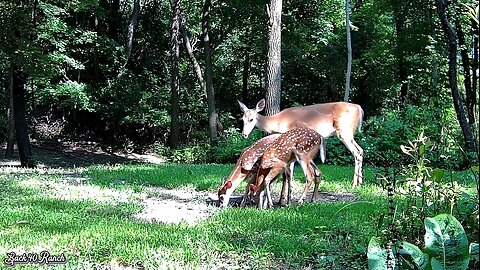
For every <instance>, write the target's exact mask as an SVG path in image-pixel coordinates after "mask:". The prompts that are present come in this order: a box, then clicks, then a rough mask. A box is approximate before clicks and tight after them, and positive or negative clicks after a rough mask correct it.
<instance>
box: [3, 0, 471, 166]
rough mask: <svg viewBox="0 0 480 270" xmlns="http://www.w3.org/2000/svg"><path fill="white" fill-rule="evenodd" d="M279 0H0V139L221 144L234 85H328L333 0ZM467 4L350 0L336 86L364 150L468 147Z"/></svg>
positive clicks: (230, 138) (301, 88) (333, 61)
mask: <svg viewBox="0 0 480 270" xmlns="http://www.w3.org/2000/svg"><path fill="white" fill-rule="evenodd" d="M273 2H276V1H272V3H273ZM280 2H281V3H280V6H281V16H280V14H278V9H272V8H269V9H268V10H267V8H266V4H267V3H266V2H265V1H256V0H249V1H209V0H205V2H202V3H200V2H197V1H185V0H184V1H180V0H175V1H160V0H144V1H137V0H135V1H134V0H131V1H119V0H99V1H87V0H81V1H73V2H71V1H66V2H62V1H50V0H47V1H34V0H30V1H26V0H23V1H13V0H10V1H2V2H1V3H0V39H1V42H0V58H1V59H2V61H1V63H0V80H1V82H2V83H1V86H2V91H1V92H0V100H1V103H0V109H1V114H0V123H1V124H0V129H1V132H2V134H4V136H2V137H0V141H2V142H5V143H6V142H10V143H11V141H12V138H16V144H17V145H18V146H19V148H18V149H19V153H20V156H21V157H22V164H23V165H24V166H29V164H30V163H31V162H30V161H29V159H30V156H31V149H30V141H29V139H33V140H34V142H35V143H40V142H42V141H48V140H58V139H61V140H95V141H101V142H102V143H103V144H104V145H109V146H111V147H113V148H116V149H125V150H138V151H144V150H145V149H146V148H149V147H150V148H151V149H153V150H156V151H160V150H161V151H164V149H165V147H166V146H170V147H172V148H182V147H189V146H198V145H200V146H201V147H204V148H208V149H209V151H217V152H216V153H219V152H218V151H219V150H218V148H221V147H224V148H225V147H233V148H235V147H236V146H231V145H232V143H235V142H236V141H235V138H237V137H236V136H237V134H236V133H235V131H234V130H232V128H235V127H237V128H238V127H239V125H240V120H239V116H240V113H241V111H240V109H239V108H238V105H237V100H241V101H242V102H244V103H245V104H246V105H248V106H253V105H254V104H255V103H256V102H257V101H258V100H260V99H261V98H264V97H265V96H266V95H267V96H268V95H272V104H273V105H272V106H277V108H273V107H272V109H283V108H285V107H290V106H298V105H308V104H314V103H323V102H330V101H340V100H343V97H344V95H345V93H344V92H345V79H346V70H347V60H348V53H347V44H346V37H347V35H346V30H345V26H346V25H345V2H344V1H283V3H282V1H280ZM475 5H478V4H477V3H476V2H474V1H468V0H462V1H453V2H449V3H448V4H447V3H446V2H445V1H441V0H435V1H430V0H421V1H420V2H418V1H416V2H415V4H413V2H411V1H390V0H382V1H365V0H363V1H350V7H349V8H350V14H349V15H350V24H349V26H350V32H351V46H352V57H353V61H352V73H351V82H350V88H349V90H350V93H349V97H350V101H351V102H354V103H357V104H360V105H361V106H362V107H363V108H364V110H365V116H366V122H365V125H364V132H363V135H362V139H361V141H360V142H359V143H360V144H361V145H362V146H363V147H365V152H366V154H367V159H368V160H370V162H372V163H382V162H383V161H382V160H386V159H388V160H392V159H393V160H395V159H398V160H400V159H401V158H402V157H401V153H400V151H399V150H398V145H400V144H401V143H405V141H406V140H408V139H413V138H416V136H417V135H418V134H419V133H420V132H421V131H425V133H426V135H427V136H429V137H430V138H432V140H434V141H436V142H437V143H438V145H441V146H442V147H443V148H442V149H441V151H443V153H444V154H446V155H448V156H449V157H451V159H450V160H446V159H444V160H439V162H442V163H445V164H447V163H449V162H451V161H454V163H455V164H464V165H465V162H466V161H465V159H464V154H462V153H463V152H462V150H459V149H460V148H459V146H460V147H461V148H462V149H464V150H465V152H468V151H472V150H474V149H477V148H476V147H478V119H477V117H478V59H477V56H478V13H477V14H476V13H475ZM272 16H275V17H272ZM279 16H280V17H279ZM273 18H275V19H273ZM273 28H274V29H277V30H278V29H281V32H280V33H281V35H276V36H274V37H273V38H272V36H271V35H270V34H271V31H272V29H273ZM280 33H279V34H280ZM269 36H270V38H269ZM269 40H270V41H269ZM269 44H270V45H269ZM269 48H277V49H275V52H276V53H277V54H272V53H271V52H270V51H271V50H269ZM279 48H280V49H279ZM279 50H280V51H281V54H278V52H279ZM457 56H458V57H459V58H460V59H456V57H457ZM269 57H270V58H272V57H274V58H275V59H269ZM268 60H274V61H268ZM269 65H272V66H271V67H269ZM272 70H276V71H275V72H276V73H275V74H271V75H272V78H273V77H274V78H275V81H273V83H274V84H273V86H272V84H271V83H270V81H269V80H268V79H267V77H269V76H270V75H269V74H270V73H269V72H271V71H272ZM279 72H280V73H281V74H279ZM273 75H274V76H273ZM271 89H274V90H271ZM267 93H268V94H267ZM278 100H281V103H280V105H278ZM278 106H280V108H278ZM267 109H269V108H267ZM272 111H275V110H272ZM12 126H13V127H14V128H12ZM42 127H47V128H42ZM14 133H15V134H14ZM13 135H15V136H13ZM6 145H7V144H6ZM9 145H11V144H9ZM152 145H155V147H156V148H155V147H154V148H152V147H151V146H152ZM210 145H212V146H210ZM242 146H243V145H242ZM238 147H239V148H240V146H238ZM204 148H202V149H204ZM341 148H342V147H337V146H336V142H335V141H332V142H331V143H330V142H329V153H331V157H332V158H329V160H330V162H335V163H345V164H348V163H350V161H345V160H344V159H348V157H349V156H350V155H349V154H348V153H343V152H342V151H343V150H340V149H341ZM159 149H160V150H159ZM220 150H222V149H220ZM223 150H225V149H223ZM223 150H222V151H223ZM235 151H237V150H235ZM201 152H202V151H200V153H201ZM220 152H221V151H220ZM342 153H343V156H342ZM369 153H370V154H369ZM373 153H375V154H373ZM337 154H339V155H337ZM368 155H370V156H368ZM212 156H216V157H218V156H219V155H212ZM208 161H218V162H221V161H228V158H226V159H221V160H215V159H213V160H208ZM452 166H453V165H452Z"/></svg>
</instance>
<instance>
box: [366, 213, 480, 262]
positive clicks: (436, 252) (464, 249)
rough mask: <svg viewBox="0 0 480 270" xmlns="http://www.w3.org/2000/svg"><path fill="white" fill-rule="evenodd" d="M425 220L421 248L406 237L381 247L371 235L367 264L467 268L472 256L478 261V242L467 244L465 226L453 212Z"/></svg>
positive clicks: (379, 242)
mask: <svg viewBox="0 0 480 270" xmlns="http://www.w3.org/2000/svg"><path fill="white" fill-rule="evenodd" d="M424 224H425V231H426V232H425V247H424V248H423V250H420V248H418V247H417V246H415V245H413V244H411V243H408V242H406V241H402V242H398V243H397V244H396V245H395V246H394V247H393V248H392V249H389V250H387V249H384V248H382V246H381V241H379V239H378V238H377V237H372V238H371V240H370V243H369V244H368V253H367V256H368V268H369V269H370V270H383V269H421V270H423V269H432V270H437V269H438V270H440V269H449V270H457V269H458V270H462V269H467V267H468V265H469V262H470V259H473V258H475V259H476V263H477V264H478V243H471V244H470V245H468V239H467V235H466V234H465V230H464V229H463V227H462V225H461V224H460V222H458V220H457V219H456V218H455V217H454V216H452V215H450V214H440V215H438V216H435V217H434V218H426V219H425V222H424ZM395 255H397V256H395ZM396 257H398V259H396Z"/></svg>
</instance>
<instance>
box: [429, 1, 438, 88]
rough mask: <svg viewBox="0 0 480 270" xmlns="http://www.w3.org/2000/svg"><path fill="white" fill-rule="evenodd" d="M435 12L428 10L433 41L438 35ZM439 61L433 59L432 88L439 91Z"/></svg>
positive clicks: (435, 58)
mask: <svg viewBox="0 0 480 270" xmlns="http://www.w3.org/2000/svg"><path fill="white" fill-rule="evenodd" d="M432 13H433V11H432V9H431V8H429V9H428V18H429V23H430V33H431V35H432V39H433V40H437V33H436V31H435V30H436V29H435V19H434V17H433V14H432ZM434 47H435V51H436V46H435V45H434ZM438 65H439V64H438V59H437V57H433V59H432V78H431V79H432V81H431V83H432V86H431V88H432V89H437V86H438Z"/></svg>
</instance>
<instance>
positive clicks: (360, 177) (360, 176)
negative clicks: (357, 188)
mask: <svg viewBox="0 0 480 270" xmlns="http://www.w3.org/2000/svg"><path fill="white" fill-rule="evenodd" d="M353 143H354V145H355V148H356V149H357V155H358V156H357V157H356V159H358V169H357V175H358V184H359V185H361V184H362V183H363V148H362V147H360V145H358V143H357V142H356V141H355V140H353Z"/></svg>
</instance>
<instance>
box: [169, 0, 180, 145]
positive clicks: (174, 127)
mask: <svg viewBox="0 0 480 270" xmlns="http://www.w3.org/2000/svg"><path fill="white" fill-rule="evenodd" d="M172 10H173V20H172V28H171V33H172V36H171V40H170V46H171V61H172V62H171V65H172V66H171V71H170V72H171V84H170V87H171V102H172V103H171V104H172V111H171V122H170V137H169V145H170V147H172V148H177V147H178V145H179V137H180V135H179V134H180V126H179V115H180V78H179V69H178V62H179V59H180V50H179V44H178V32H179V24H180V0H173V1H172Z"/></svg>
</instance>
